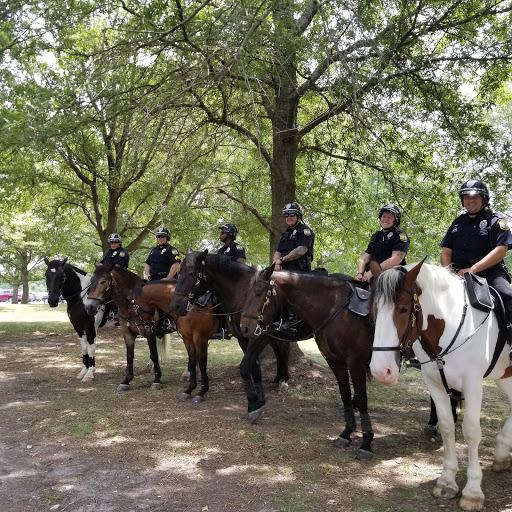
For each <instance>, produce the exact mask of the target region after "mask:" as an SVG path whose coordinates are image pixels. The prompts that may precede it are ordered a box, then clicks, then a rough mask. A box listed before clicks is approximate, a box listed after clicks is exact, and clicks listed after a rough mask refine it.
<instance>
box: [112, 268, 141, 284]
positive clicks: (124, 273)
mask: <svg viewBox="0 0 512 512" xmlns="http://www.w3.org/2000/svg"><path fill="white" fill-rule="evenodd" d="M112 271H115V272H117V273H118V274H119V275H120V276H121V277H122V279H123V280H124V281H126V282H125V284H126V285H127V286H128V287H131V288H134V287H135V286H138V285H139V284H141V282H142V277H140V276H138V275H137V274H135V273H133V272H132V271H130V270H127V269H125V268H121V267H114V268H113V269H112Z"/></svg>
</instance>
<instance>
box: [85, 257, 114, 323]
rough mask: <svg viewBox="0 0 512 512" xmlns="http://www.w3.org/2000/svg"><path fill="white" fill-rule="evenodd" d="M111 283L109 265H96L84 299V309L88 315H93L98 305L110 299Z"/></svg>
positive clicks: (112, 281)
mask: <svg viewBox="0 0 512 512" xmlns="http://www.w3.org/2000/svg"><path fill="white" fill-rule="evenodd" d="M113 283H114V280H113V277H112V267H111V266H110V265H96V269H95V270H94V274H93V275H92V278H91V286H90V288H89V293H88V295H87V299H86V300H85V301H84V303H85V310H86V311H87V313H88V314H89V315H95V314H96V313H97V312H98V309H99V307H100V306H101V305H102V304H104V303H105V302H107V301H109V300H110V299H111V293H112V285H113Z"/></svg>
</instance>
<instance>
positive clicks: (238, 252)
mask: <svg viewBox="0 0 512 512" xmlns="http://www.w3.org/2000/svg"><path fill="white" fill-rule="evenodd" d="M219 229H220V234H219V238H220V241H221V242H222V243H223V244H224V245H223V246H222V247H221V248H220V249H219V250H218V251H217V254H221V255H224V256H229V257H230V258H231V259H232V260H233V261H238V262H239V263H245V262H246V258H245V248H244V246H243V245H240V244H237V243H235V240H236V235H237V234H238V228H237V227H236V226H235V225H234V224H223V225H222V226H219Z"/></svg>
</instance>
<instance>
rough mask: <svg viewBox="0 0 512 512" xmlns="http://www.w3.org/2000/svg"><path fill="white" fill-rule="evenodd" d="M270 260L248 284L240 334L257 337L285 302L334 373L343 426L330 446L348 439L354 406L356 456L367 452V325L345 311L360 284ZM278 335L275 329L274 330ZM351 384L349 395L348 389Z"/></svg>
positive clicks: (367, 455)
mask: <svg viewBox="0 0 512 512" xmlns="http://www.w3.org/2000/svg"><path fill="white" fill-rule="evenodd" d="M273 270H274V265H272V266H271V267H269V268H267V269H266V270H264V271H262V272H261V273H260V274H259V275H258V276H257V279H256V280H255V283H254V285H253V286H252V287H251V289H250V291H249V294H248V296H247V300H246V303H245V306H244V311H243V313H242V319H241V327H242V332H243V334H244V335H245V336H247V337H248V338H250V339H251V340H252V339H258V337H260V336H261V335H262V334H263V333H265V332H268V331H272V325H273V322H274V321H275V320H277V319H278V318H279V317H280V315H281V310H282V308H283V306H284V305H285V303H286V304H287V305H288V307H291V308H292V309H293V311H294V312H295V313H296V314H297V315H298V317H299V318H300V319H301V320H300V321H299V322H298V323H297V331H298V336H299V337H300V338H302V339H307V338H310V337H311V336H312V335H313V334H314V336H315V340H316V343H317V345H318V348H319V349H320V352H321V353H322V355H323V356H324V357H325V359H326V361H327V364H328V365H329V367H330V368H331V370H332V372H333V373H334V375H335V377H336V380H337V382H338V387H339V390H340V394H341V399H342V401H343V410H344V416H345V429H344V430H343V432H342V433H341V434H340V435H339V437H338V438H337V439H336V441H335V445H336V446H340V447H345V446H348V445H349V444H350V443H351V438H350V436H351V434H352V432H354V431H355V430H356V419H355V414H354V408H356V409H357V410H358V411H359V414H360V418H361V430H362V433H363V442H362V445H361V447H360V449H359V452H358V456H357V457H358V459H360V460H369V459H370V458H371V457H372V454H373V452H372V445H371V443H372V440H373V431H372V425H371V421H370V416H369V414H368V400H367V395H366V380H367V377H368V372H369V367H368V365H369V363H370V359H371V354H372V341H373V327H372V324H371V321H370V320H369V318H368V317H365V316H362V315H359V314H355V313H353V312H352V311H350V310H349V308H348V306H349V301H350V297H351V296H352V293H353V291H354V289H355V287H356V286H358V285H359V284H360V283H358V282H357V281H354V280H353V279H352V278H350V277H348V276H342V275H340V274H338V275H336V276H335V277H333V276H327V275H321V274H318V273H315V272H311V273H310V272H285V271H279V272H273ZM274 334H275V335H279V332H278V331H274ZM350 381H352V386H353V388H354V396H353V397H352V392H351V388H350Z"/></svg>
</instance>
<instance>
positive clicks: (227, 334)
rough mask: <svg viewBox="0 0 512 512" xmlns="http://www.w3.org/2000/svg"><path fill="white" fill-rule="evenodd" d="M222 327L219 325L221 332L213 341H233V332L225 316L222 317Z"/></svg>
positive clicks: (215, 335) (214, 336)
mask: <svg viewBox="0 0 512 512" xmlns="http://www.w3.org/2000/svg"><path fill="white" fill-rule="evenodd" d="M221 318H222V319H221V321H220V325H219V332H216V333H215V334H214V335H213V336H212V340H229V339H231V336H233V335H232V334H231V331H230V330H229V324H228V322H227V320H226V317H225V316H222V317H221Z"/></svg>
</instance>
